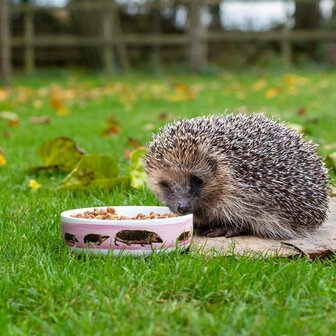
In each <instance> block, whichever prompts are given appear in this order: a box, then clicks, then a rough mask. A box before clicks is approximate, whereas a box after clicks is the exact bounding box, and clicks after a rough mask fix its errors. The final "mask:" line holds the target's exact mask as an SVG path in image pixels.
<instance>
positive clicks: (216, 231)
mask: <svg viewBox="0 0 336 336" xmlns="http://www.w3.org/2000/svg"><path fill="white" fill-rule="evenodd" d="M205 235H206V236H207V237H210V238H214V237H225V238H231V237H236V236H239V232H237V231H235V230H233V229H227V228H225V227H216V228H213V229H211V230H208V231H207V232H205Z"/></svg>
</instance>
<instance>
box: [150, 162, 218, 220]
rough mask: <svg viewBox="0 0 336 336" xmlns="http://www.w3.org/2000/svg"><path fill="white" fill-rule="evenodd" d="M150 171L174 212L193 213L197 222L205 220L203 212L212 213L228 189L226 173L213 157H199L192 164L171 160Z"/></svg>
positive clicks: (159, 193) (154, 186)
mask: <svg viewBox="0 0 336 336" xmlns="http://www.w3.org/2000/svg"><path fill="white" fill-rule="evenodd" d="M147 173H148V179H149V183H150V185H151V187H152V189H153V191H154V192H155V193H156V194H157V196H158V197H159V199H160V200H161V201H163V202H165V203H166V205H167V206H168V207H169V208H170V209H171V211H173V212H175V213H179V214H181V215H185V214H188V213H193V214H194V218H195V221H196V222H197V221H198V220H199V221H202V214H203V213H209V208H211V207H213V206H214V204H215V203H216V202H217V199H218V195H219V193H223V188H224V189H225V186H224V182H225V181H224V179H223V173H222V172H219V171H218V169H217V166H216V165H215V164H214V162H212V161H210V160H202V161H199V162H198V163H195V164H194V165H193V167H190V166H184V165H178V164H176V163H175V164H173V163H172V165H170V166H166V167H165V168H163V169H155V170H149V171H148V172H147Z"/></svg>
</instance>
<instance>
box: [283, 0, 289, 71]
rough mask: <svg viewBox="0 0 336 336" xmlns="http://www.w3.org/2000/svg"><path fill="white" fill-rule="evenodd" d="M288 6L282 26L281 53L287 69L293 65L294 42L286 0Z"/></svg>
mask: <svg viewBox="0 0 336 336" xmlns="http://www.w3.org/2000/svg"><path fill="white" fill-rule="evenodd" d="M285 6H286V21H285V22H284V24H283V27H282V33H283V36H282V40H281V54H282V64H283V67H284V68H285V69H288V68H290V67H291V65H292V44H291V42H290V40H289V36H288V35H289V28H288V8H287V6H288V3H287V0H285Z"/></svg>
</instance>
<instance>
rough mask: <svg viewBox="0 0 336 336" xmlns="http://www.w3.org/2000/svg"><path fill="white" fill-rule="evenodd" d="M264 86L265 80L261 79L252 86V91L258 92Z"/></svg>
mask: <svg viewBox="0 0 336 336" xmlns="http://www.w3.org/2000/svg"><path fill="white" fill-rule="evenodd" d="M265 86H266V79H265V78H261V79H259V80H257V81H256V82H255V83H254V84H253V86H252V90H254V91H259V90H261V89H263V88H264V87H265Z"/></svg>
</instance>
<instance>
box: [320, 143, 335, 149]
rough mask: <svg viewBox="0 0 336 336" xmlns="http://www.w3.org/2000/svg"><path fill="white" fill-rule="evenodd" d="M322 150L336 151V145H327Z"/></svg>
mask: <svg viewBox="0 0 336 336" xmlns="http://www.w3.org/2000/svg"><path fill="white" fill-rule="evenodd" d="M320 148H321V149H323V150H334V149H335V150H336V143H332V144H325V145H322V146H321V147H320Z"/></svg>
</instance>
